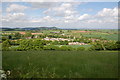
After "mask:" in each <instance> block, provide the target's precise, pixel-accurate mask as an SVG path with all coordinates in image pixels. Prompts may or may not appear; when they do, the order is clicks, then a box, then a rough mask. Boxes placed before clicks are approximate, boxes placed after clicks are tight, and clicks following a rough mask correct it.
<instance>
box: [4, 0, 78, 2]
mask: <svg viewBox="0 0 120 80" xmlns="http://www.w3.org/2000/svg"><path fill="white" fill-rule="evenodd" d="M75 1H78V0H4V1H2V2H75Z"/></svg>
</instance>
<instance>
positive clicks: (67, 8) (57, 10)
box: [43, 3, 78, 17]
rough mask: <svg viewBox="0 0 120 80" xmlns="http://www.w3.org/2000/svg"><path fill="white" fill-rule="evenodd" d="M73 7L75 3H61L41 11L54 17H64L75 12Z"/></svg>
mask: <svg viewBox="0 0 120 80" xmlns="http://www.w3.org/2000/svg"><path fill="white" fill-rule="evenodd" d="M77 4H78V3H77ZM74 7H75V3H62V4H61V5H59V6H57V7H53V8H49V9H47V10H46V11H44V12H43V13H44V14H46V15H51V16H56V17H65V16H70V15H73V14H76V13H77V11H76V10H75V9H74Z"/></svg>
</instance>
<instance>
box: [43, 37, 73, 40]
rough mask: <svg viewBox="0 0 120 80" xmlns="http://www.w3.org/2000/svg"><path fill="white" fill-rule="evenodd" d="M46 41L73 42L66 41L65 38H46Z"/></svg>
mask: <svg viewBox="0 0 120 80" xmlns="http://www.w3.org/2000/svg"><path fill="white" fill-rule="evenodd" d="M44 40H47V41H71V39H64V38H48V37H46V38H44Z"/></svg>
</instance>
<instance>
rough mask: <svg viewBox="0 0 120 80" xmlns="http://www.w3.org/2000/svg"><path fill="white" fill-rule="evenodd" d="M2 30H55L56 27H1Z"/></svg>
mask: <svg viewBox="0 0 120 80" xmlns="http://www.w3.org/2000/svg"><path fill="white" fill-rule="evenodd" d="M1 29H2V31H26V30H56V29H59V28H57V27H36V28H33V27H29V28H1Z"/></svg>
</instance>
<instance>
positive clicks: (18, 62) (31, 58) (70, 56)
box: [3, 51, 118, 78]
mask: <svg viewBox="0 0 120 80" xmlns="http://www.w3.org/2000/svg"><path fill="white" fill-rule="evenodd" d="M3 69H4V70H5V71H7V70H9V71H10V73H11V74H10V75H8V78H117V76H118V52H117V51H114V52H105V51H104V52H98V51H97V52H96V51H91V52H90V51H3Z"/></svg>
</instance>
